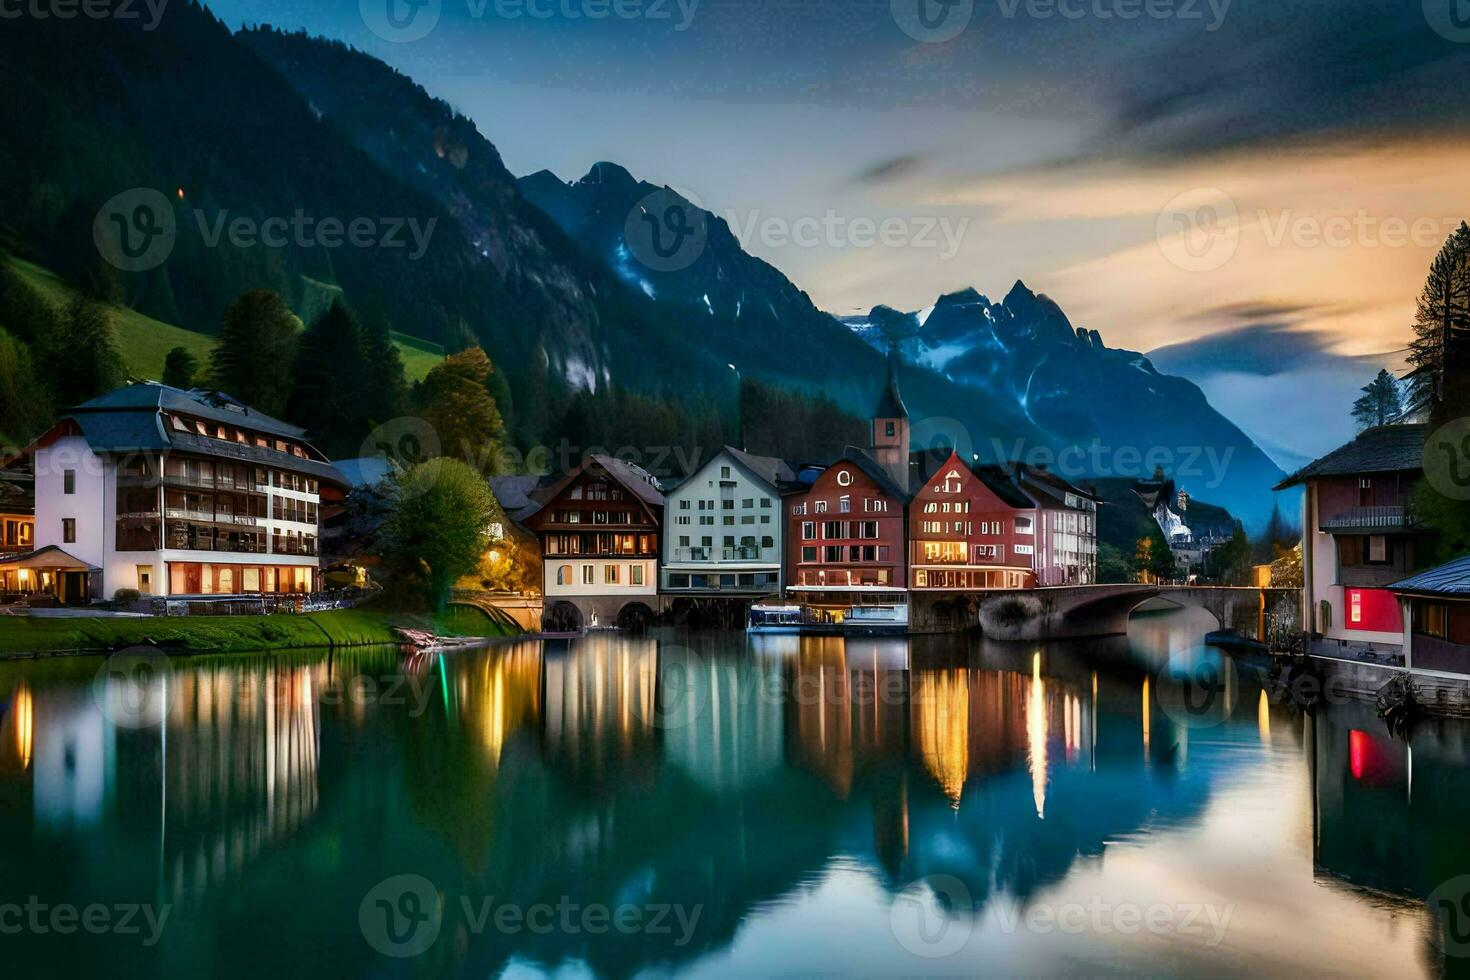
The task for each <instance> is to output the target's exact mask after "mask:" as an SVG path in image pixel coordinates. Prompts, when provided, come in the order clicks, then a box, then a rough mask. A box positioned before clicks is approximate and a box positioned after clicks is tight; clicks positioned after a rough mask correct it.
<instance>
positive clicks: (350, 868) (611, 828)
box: [0, 612, 1470, 977]
mask: <svg viewBox="0 0 1470 980" xmlns="http://www.w3.org/2000/svg"><path fill="white" fill-rule="evenodd" d="M1194 616H1195V614H1191V613H1183V612H1181V613H1176V614H1167V615H1162V616H1157V615H1156V616H1149V617H1145V618H1139V619H1136V620H1135V622H1134V629H1133V632H1132V634H1131V635H1130V636H1129V637H1128V638H1127V639H1126V640H1124V639H1118V640H1116V641H1105V642H1097V643H1086V644H1075V645H1066V646H1056V645H1052V646H1046V647H1015V646H1006V647H1001V646H994V645H988V644H982V643H980V642H979V641H971V640H967V639H960V638H943V639H922V640H916V641H914V642H913V643H912V644H910V643H908V642H906V641H902V640H876V641H875V640H866V641H848V642H846V643H844V642H843V641H840V640H827V639H806V640H798V639H796V638H784V637H765V638H752V639H747V638H746V637H745V636H744V635H743V634H707V635H660V636H657V637H651V638H648V639H626V638H615V637H594V638H589V639H587V640H583V641H579V642H573V643H570V644H568V643H549V644H545V645H543V644H540V643H525V644H520V645H510V646H500V647H496V648H493V649H489V650H484V651H470V652H460V653H455V654H451V655H448V656H445V657H432V658H425V659H421V660H418V661H415V662H411V663H405V662H404V661H403V660H402V658H401V656H400V655H399V654H398V653H397V652H396V651H393V650H381V651H368V652H355V653H351V654H347V655H342V654H337V655H335V656H329V655H327V654H325V653H321V654H303V655H293V656H289V657H278V658H270V657H231V658H203V659H198V660H192V661H174V662H172V663H171V664H162V665H159V664H152V663H143V664H141V669H140V665H139V664H136V663H121V662H114V663H112V664H111V665H108V664H105V663H104V661H102V660H101V659H89V660H67V661H47V662H40V663H26V664H14V663H12V664H4V665H0V962H3V963H4V970H5V974H6V975H7V976H21V975H33V974H39V973H41V972H42V971H45V972H47V973H49V974H58V971H66V970H72V969H85V970H87V972H88V973H103V972H108V973H118V972H122V973H137V972H142V971H148V972H155V971H162V972H164V973H166V974H168V975H171V976H180V977H182V976H203V975H239V976H253V977H259V976H266V977H286V976H292V975H317V976H361V975H392V976H429V975H450V974H453V975H475V976H486V975H496V974H500V973H502V972H507V973H510V974H532V973H538V972H558V973H562V974H566V975H582V974H588V973H596V974H605V975H635V974H660V975H662V974H668V973H680V974H686V973H687V974H690V975H696V976H731V975H736V976H764V975H771V974H815V973H842V974H854V975H869V976H872V975H885V974H895V973H904V974H910V975H912V974H916V973H918V974H925V975H959V974H974V973H987V974H1028V975H1054V974H1061V973H1089V974H1094V975H1096V974H1113V975H1117V974H1126V973H1136V972H1148V973H1153V974H1176V975H1206V974H1207V975H1219V974H1222V973H1225V974H1240V973H1245V972H1254V973H1263V974H1268V975H1281V974H1286V973H1291V974H1298V975H1300V974H1307V975H1319V974H1321V975H1326V974H1333V975H1363V976H1379V977H1382V976H1417V975H1439V974H1443V973H1446V972H1450V973H1454V972H1457V971H1458V970H1459V969H1460V968H1461V967H1462V965H1463V964H1465V963H1467V962H1470V959H1467V958H1466V957H1465V955H1449V956H1447V955H1446V954H1445V953H1444V952H1443V950H1446V949H1447V950H1449V952H1450V953H1451V954H1470V936H1467V935H1464V934H1463V933H1462V931H1461V930H1462V929H1463V923H1462V921H1461V920H1460V919H1458V918H1455V916H1457V915H1458V914H1459V913H1460V911H1461V909H1462V908H1463V909H1464V910H1466V911H1470V902H1467V903H1466V904H1465V905H1463V906H1460V905H1458V904H1455V903H1458V902H1460V901H1461V900H1462V899H1463V898H1464V896H1465V895H1467V894H1470V887H1467V886H1466V883H1465V882H1455V881H1454V880H1453V879H1455V878H1456V877H1457V876H1460V875H1464V874H1467V873H1470V847H1467V845H1466V843H1465V838H1466V810H1467V806H1470V759H1467V748H1470V738H1467V735H1470V729H1467V728H1466V727H1464V726H1460V725H1457V724H1449V723H1429V724H1425V725H1422V726H1420V727H1419V729H1418V730H1417V731H1416V732H1415V734H1414V736H1413V738H1412V739H1411V740H1410V742H1409V743H1408V744H1405V743H1404V742H1401V741H1394V740H1392V739H1390V738H1389V737H1388V735H1387V734H1386V733H1385V731H1384V729H1383V727H1382V725H1381V723H1380V722H1378V721H1377V719H1376V718H1375V717H1374V714H1373V711H1372V709H1371V708H1370V707H1368V706H1360V705H1355V704H1346V705H1334V706H1330V707H1326V708H1322V709H1319V710H1318V712H1317V713H1316V714H1315V715H1307V714H1304V713H1303V712H1302V711H1301V710H1299V709H1297V708H1295V707H1294V706H1293V705H1292V704H1291V701H1290V699H1289V698H1288V697H1285V696H1281V695H1279V694H1276V693H1275V692H1274V691H1272V690H1269V689H1268V687H1264V686H1263V684H1262V681H1261V679H1258V678H1254V677H1253V676H1252V675H1251V673H1250V672H1249V671H1247V670H1245V669H1244V668H1241V669H1239V670H1234V669H1232V668H1230V667H1229V666H1228V665H1225V664H1222V663H1220V661H1219V658H1218V655H1217V654H1214V653H1213V652H1211V651H1207V650H1202V649H1201V648H1199V647H1198V646H1197V644H1198V642H1199V638H1200V636H1201V635H1202V632H1203V630H1204V629H1205V628H1206V625H1207V624H1206V623H1204V622H1202V621H1200V620H1199V619H1197V618H1194ZM1180 662H1186V663H1189V664H1195V665H1198V664H1201V663H1204V664H1207V665H1210V669H1211V671H1212V672H1213V673H1212V675H1211V676H1218V677H1219V678H1220V683H1219V684H1217V685H1215V686H1214V687H1209V688H1208V690H1206V692H1205V693H1206V694H1208V695H1209V698H1207V699H1206V700H1209V701H1210V702H1211V703H1209V704H1206V703H1205V702H1204V701H1202V700H1201V699H1200V694H1201V692H1200V690H1199V689H1196V690H1193V691H1190V690H1182V689H1181V687H1180V685H1179V684H1176V683H1174V682H1173V681H1172V680H1171V679H1170V678H1171V677H1172V676H1173V675H1172V674H1171V672H1170V670H1171V668H1170V667H1169V665H1170V664H1171V663H1173V664H1176V665H1177V664H1178V663H1180ZM405 876H407V877H405ZM1446 883H1448V884H1446ZM1436 889H1438V892H1437V893H1436ZM1431 893H1435V901H1436V903H1437V902H1438V900H1439V898H1441V897H1444V896H1449V901H1450V903H1451V904H1450V906H1448V907H1447V908H1448V909H1449V910H1448V911H1446V912H1445V913H1444V914H1445V915H1446V916H1447V917H1448V918H1447V919H1446V920H1445V921H1444V922H1441V920H1440V919H1438V918H1435V917H1434V916H1432V915H1431V914H1430V912H1429V911H1428V909H1429V908H1430V905H1429V903H1428V902H1427V899H1428V898H1429V897H1430V896H1431ZM72 914H74V915H75V916H76V917H77V918H76V919H71V918H69V917H68V916H69V915H72ZM88 915H90V916H91V919H90V920H84V919H83V917H84V916H88ZM58 916H59V918H58ZM160 919H161V921H160ZM86 922H90V928H89V927H88V926H87V925H86V924H85V923H86ZM67 926H71V929H72V931H64V930H65V929H66V927H67Z"/></svg>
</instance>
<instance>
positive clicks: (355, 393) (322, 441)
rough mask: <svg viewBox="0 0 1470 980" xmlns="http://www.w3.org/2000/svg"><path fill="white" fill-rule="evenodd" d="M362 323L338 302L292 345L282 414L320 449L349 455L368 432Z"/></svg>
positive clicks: (334, 454)
mask: <svg viewBox="0 0 1470 980" xmlns="http://www.w3.org/2000/svg"><path fill="white" fill-rule="evenodd" d="M362 341H363V337H362V328H361V327H359V326H358V323H357V321H356V320H355V319H354V318H353V316H352V314H351V313H349V312H348V311H347V308H346V307H344V306H343V305H342V304H341V303H339V302H336V301H333V303H332V305H331V306H330V307H329V308H328V309H327V312H325V313H323V314H322V315H321V317H320V318H318V320H317V321H316V322H315V323H313V324H312V325H311V327H310V328H308V329H307V331H306V332H305V333H303V334H302V335H301V338H300V340H298V341H297V344H296V362H295V371H294V372H293V374H292V375H291V378H292V382H291V394H290V397H289V398H288V399H287V401H286V418H288V419H290V420H291V421H292V422H294V423H296V424H297V425H299V426H301V427H302V428H304V429H306V430H307V432H308V433H310V434H311V436H312V438H313V439H314V440H315V441H316V443H317V446H318V448H320V449H322V450H323V451H324V452H326V453H328V454H329V455H331V456H334V457H352V456H356V455H358V453H359V452H360V450H361V441H362V439H363V438H364V437H365V436H366V435H367V424H366V422H367V419H368V418H369V417H370V416H369V415H368V413H367V408H368V404H369V403H370V402H371V400H372V398H373V393H372V392H371V391H368V390H365V384H364V381H365V371H364V359H363V343H362Z"/></svg>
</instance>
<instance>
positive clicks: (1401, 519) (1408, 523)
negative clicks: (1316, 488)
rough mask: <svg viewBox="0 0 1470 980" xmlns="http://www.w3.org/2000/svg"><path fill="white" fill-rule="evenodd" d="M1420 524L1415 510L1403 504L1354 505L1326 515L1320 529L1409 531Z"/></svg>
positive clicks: (1332, 531)
mask: <svg viewBox="0 0 1470 980" xmlns="http://www.w3.org/2000/svg"><path fill="white" fill-rule="evenodd" d="M1416 526H1418V521H1417V520H1415V518H1414V514H1413V512H1412V511H1411V510H1410V509H1409V508H1408V507H1405V506H1403V505H1402V504H1395V505H1391V506H1382V507H1352V508H1349V509H1347V510H1344V511H1338V512H1337V513H1335V514H1332V515H1331V516H1324V517H1323V518H1322V520H1321V522H1320V523H1319V525H1318V529H1319V530H1322V531H1326V532H1328V533H1361V532H1364V531H1408V530H1411V529H1413V528H1415V527H1416Z"/></svg>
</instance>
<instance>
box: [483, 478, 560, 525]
mask: <svg viewBox="0 0 1470 980" xmlns="http://www.w3.org/2000/svg"><path fill="white" fill-rule="evenodd" d="M550 482H551V478H550V477H547V476H492V477H491V478H490V492H491V493H493V494H495V499H496V500H497V501H499V502H500V507H501V509H502V510H504V511H505V512H506V513H507V514H509V515H510V518H511V520H514V521H519V520H520V519H521V518H523V517H529V516H530V515H531V514H534V513H536V511H538V510H540V509H541V502H540V501H538V500H537V499H536V491H537V490H539V489H541V487H543V486H547V485H549V484H550Z"/></svg>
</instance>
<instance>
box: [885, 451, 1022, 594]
mask: <svg viewBox="0 0 1470 980" xmlns="http://www.w3.org/2000/svg"><path fill="white" fill-rule="evenodd" d="M913 462H914V465H915V469H916V475H917V476H919V477H920V478H921V480H922V482H921V483H920V485H919V486H918V488H917V490H916V491H915V494H914V497H913V499H912V500H911V501H910V502H909V506H908V515H909V516H908V521H909V560H910V562H911V564H912V569H913V572H912V581H911V588H912V589H913V590H914V591H931V592H954V591H965V590H973V589H1027V588H1031V587H1033V586H1034V585H1035V584H1036V575H1035V572H1034V570H1033V569H1034V562H1035V558H1036V553H1035V546H1036V536H1035V534H1034V527H1035V516H1036V511H1035V509H1034V507H1033V506H1032V502H1031V500H1030V498H1029V497H1027V496H1026V495H1025V494H1024V493H1022V492H1021V491H1020V489H1019V488H1018V487H1017V486H1016V485H1015V483H1013V482H1012V481H1011V480H1010V479H1009V478H1008V477H1007V475H1006V474H1005V473H1004V472H1002V471H1001V470H1000V469H998V468H996V467H972V466H969V465H967V464H966V463H965V462H964V461H963V460H961V459H960V458H959V455H958V454H956V453H954V452H950V453H948V454H942V453H929V452H924V453H915V454H914V458H913Z"/></svg>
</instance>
